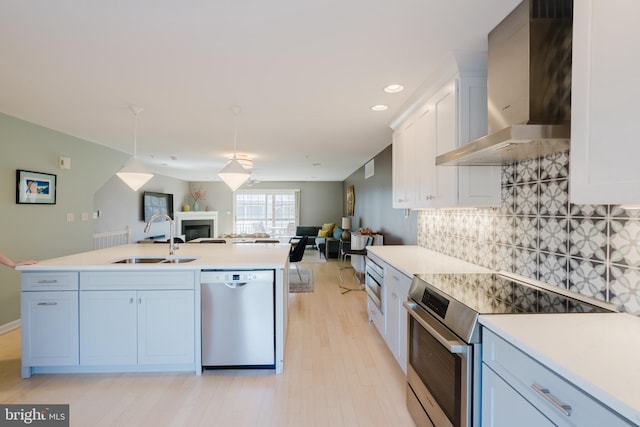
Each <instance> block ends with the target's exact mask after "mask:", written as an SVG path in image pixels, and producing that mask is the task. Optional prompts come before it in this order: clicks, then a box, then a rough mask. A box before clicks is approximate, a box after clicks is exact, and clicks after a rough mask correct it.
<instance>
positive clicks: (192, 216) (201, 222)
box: [175, 211, 218, 242]
mask: <svg viewBox="0 0 640 427" xmlns="http://www.w3.org/2000/svg"><path fill="white" fill-rule="evenodd" d="M175 220H176V221H175V222H176V224H175V227H176V234H177V235H184V238H185V242H188V241H190V240H194V239H198V238H212V237H217V236H218V212H209V211H206V212H176V214H175Z"/></svg>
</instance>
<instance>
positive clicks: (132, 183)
mask: <svg viewBox="0 0 640 427" xmlns="http://www.w3.org/2000/svg"><path fill="white" fill-rule="evenodd" d="M116 175H118V178H120V179H121V180H123V181H124V183H125V184H127V185H128V186H129V187H130V188H131V189H132V190H133V191H138V189H139V188H140V187H142V186H143V185H144V184H146V183H147V181H149V180H150V179H151V178H153V174H152V173H151V172H149V170H148V169H147V168H146V167H145V166H144V165H143V164H142V163H140V162H139V161H138V159H136V158H135V157H134V158H133V159H129V161H128V162H127V163H125V164H124V166H123V167H122V168H121V169H120V170H119V171H118V172H116Z"/></svg>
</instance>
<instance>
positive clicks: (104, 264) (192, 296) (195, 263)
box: [18, 243, 289, 378]
mask: <svg viewBox="0 0 640 427" xmlns="http://www.w3.org/2000/svg"><path fill="white" fill-rule="evenodd" d="M288 255H289V245H288V244H273V243H269V244H259V243H256V244H241V245H240V244H238V245H234V244H218V245H212V244H197V243H194V244H181V245H180V247H179V249H178V250H176V251H175V254H174V255H169V249H168V245H166V244H148V245H145V244H131V245H123V246H117V247H112V248H108V249H101V250H97V251H90V252H85V253H79V254H74V255H69V256H65V257H60V258H55V259H50V260H45V261H42V262H40V263H38V264H34V265H28V266H20V267H18V269H19V270H21V272H22V278H21V290H22V292H21V312H22V315H21V317H22V376H23V377H24V378H28V377H30V376H31V375H32V374H37V373H65V372H68V373H71V372H144V371H194V372H195V373H196V374H198V375H199V374H201V372H202V355H201V342H202V340H201V311H200V307H201V299H200V296H201V294H200V276H201V272H202V271H203V270H213V269H223V270H256V269H259V270H273V271H274V296H275V307H274V311H275V330H274V347H275V372H276V373H277V374H279V373H282V371H283V366H284V346H285V337H286V326H287V301H288V293H289V292H288V269H289V257H288Z"/></svg>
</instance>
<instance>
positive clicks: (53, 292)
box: [20, 272, 79, 378]
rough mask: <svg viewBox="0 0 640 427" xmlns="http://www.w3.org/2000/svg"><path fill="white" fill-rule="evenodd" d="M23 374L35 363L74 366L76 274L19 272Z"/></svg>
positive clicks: (76, 347)
mask: <svg viewBox="0 0 640 427" xmlns="http://www.w3.org/2000/svg"><path fill="white" fill-rule="evenodd" d="M20 288H21V295H20V310H21V329H22V376H23V377H24V378H28V377H30V376H31V373H32V367H34V366H77V365H78V363H79V358H78V348H79V343H78V273H59V272H37V273H22V275H21V278H20Z"/></svg>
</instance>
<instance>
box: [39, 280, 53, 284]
mask: <svg viewBox="0 0 640 427" xmlns="http://www.w3.org/2000/svg"><path fill="white" fill-rule="evenodd" d="M38 283H42V284H51V283H58V281H57V280H56V279H48V280H47V279H42V280H38Z"/></svg>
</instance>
